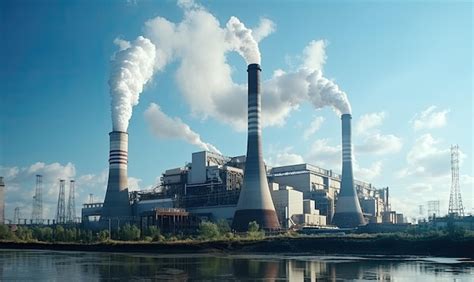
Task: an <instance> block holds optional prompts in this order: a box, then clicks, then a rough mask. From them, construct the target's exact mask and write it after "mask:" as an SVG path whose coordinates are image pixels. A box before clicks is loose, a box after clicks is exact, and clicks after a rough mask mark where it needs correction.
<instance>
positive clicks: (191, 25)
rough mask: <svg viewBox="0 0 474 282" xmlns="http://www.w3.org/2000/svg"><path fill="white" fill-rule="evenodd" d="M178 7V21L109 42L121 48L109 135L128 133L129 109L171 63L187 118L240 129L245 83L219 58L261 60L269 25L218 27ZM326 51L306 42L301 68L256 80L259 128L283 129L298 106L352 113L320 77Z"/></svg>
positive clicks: (196, 8)
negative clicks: (180, 12)
mask: <svg viewBox="0 0 474 282" xmlns="http://www.w3.org/2000/svg"><path fill="white" fill-rule="evenodd" d="M179 6H180V7H181V8H182V9H183V11H184V18H183V20H182V21H180V22H177V23H174V22H171V21H169V20H167V19H165V18H163V17H155V18H153V19H150V20H148V21H147V22H146V23H145V27H144V33H145V36H146V38H144V37H141V36H140V37H138V38H137V40H135V41H134V42H131V43H128V42H126V41H123V40H116V42H117V44H118V45H119V46H120V49H122V50H121V51H119V52H118V53H117V54H116V55H115V58H114V60H113V61H112V74H111V77H110V80H109V84H110V89H111V90H110V93H111V96H112V117H113V127H114V130H120V131H126V130H127V127H128V122H129V120H130V118H131V115H132V108H133V106H134V105H136V104H137V103H138V99H139V95H140V93H141V92H142V91H143V87H144V85H145V84H146V83H147V82H148V81H149V80H150V79H151V77H152V75H153V72H155V71H158V70H162V69H164V68H165V67H166V66H167V65H169V64H170V63H173V62H176V61H177V62H178V68H177V71H176V74H175V79H176V84H177V86H178V88H179V90H180V93H181V94H182V95H183V97H184V100H185V101H186V103H187V104H188V106H189V107H190V110H191V114H192V115H193V116H194V117H198V118H208V117H211V118H214V119H216V120H218V121H220V122H223V123H227V124H230V125H232V126H233V127H234V128H235V129H237V130H242V131H243V130H245V129H246V127H247V103H246V101H247V99H246V97H247V85H246V84H245V83H243V84H238V83H236V82H234V81H233V79H232V67H231V66H230V65H229V64H228V62H227V58H226V57H227V54H228V53H229V52H238V53H239V54H240V55H241V56H242V57H243V58H244V59H245V60H246V62H247V63H260V51H259V49H258V43H257V42H258V41H260V40H262V39H263V38H265V37H267V36H269V35H270V34H271V33H272V32H273V31H274V30H275V26H276V25H275V24H274V23H273V22H272V21H271V20H269V19H261V20H260V23H259V25H258V26H257V27H254V28H252V29H251V28H247V27H246V26H245V25H244V24H243V23H242V22H241V21H240V20H239V19H238V18H236V17H231V18H230V19H229V21H228V22H227V23H226V25H225V26H224V27H222V26H221V25H220V23H219V21H218V19H217V18H216V17H215V16H214V15H212V14H211V13H210V12H208V11H207V10H206V9H205V8H204V7H202V6H201V5H198V4H196V3H195V2H194V1H180V2H179ZM252 30H254V31H255V32H253V31H252ZM147 38H149V39H147ZM190 42H192V44H190ZM197 46H199V47H197ZM325 47H326V42H325V41H324V40H313V41H311V42H310V43H309V44H308V46H306V47H305V48H304V49H303V50H302V53H301V55H300V56H297V57H298V59H299V61H300V64H299V67H297V68H296V70H294V71H291V72H285V71H283V70H276V71H275V72H274V75H273V76H272V77H271V78H270V79H268V80H266V81H263V82H262V89H263V92H262V124H263V126H274V125H283V124H284V123H285V121H286V119H287V117H288V116H289V115H290V113H291V112H292V111H293V110H295V109H297V108H298V107H299V105H300V104H302V103H305V102H310V103H311V104H312V105H313V106H314V107H315V108H322V107H326V106H329V107H332V108H333V109H334V111H335V112H336V113H337V114H343V113H350V112H351V107H350V104H349V101H348V99H347V95H346V94H345V93H344V92H343V91H342V90H340V89H339V87H338V86H337V84H335V83H334V82H333V81H331V80H329V79H327V78H325V77H324V76H323V73H322V67H323V65H324V63H325V61H326V55H325Z"/></svg>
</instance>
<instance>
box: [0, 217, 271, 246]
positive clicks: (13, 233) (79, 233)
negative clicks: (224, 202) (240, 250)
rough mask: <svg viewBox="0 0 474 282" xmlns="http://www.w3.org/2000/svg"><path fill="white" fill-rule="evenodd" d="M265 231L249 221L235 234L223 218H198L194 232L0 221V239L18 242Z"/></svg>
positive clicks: (253, 235)
mask: <svg viewBox="0 0 474 282" xmlns="http://www.w3.org/2000/svg"><path fill="white" fill-rule="evenodd" d="M264 237H265V232H264V231H263V230H261V229H260V226H259V225H258V224H257V223H256V222H255V221H253V222H250V223H249V231H248V232H247V233H241V234H235V233H233V232H232V230H231V228H230V226H229V223H228V222H227V221H226V220H219V221H217V222H216V223H214V222H210V221H204V222H201V223H200V225H199V227H198V229H197V230H196V233H195V234H162V232H161V230H160V229H159V228H158V227H157V226H150V227H148V228H146V229H145V230H143V231H142V230H140V228H139V227H138V226H136V225H130V224H125V225H124V226H122V227H120V228H119V229H118V230H114V231H113V232H112V233H109V231H108V230H101V231H98V232H94V231H92V230H87V229H83V228H81V227H79V226H78V227H63V226H61V225H56V226H55V227H50V226H33V227H28V226H21V225H17V226H8V225H0V240H7V241H18V242H49V243H55V242H69V243H97V242H106V241H109V240H117V241H147V242H166V241H177V240H200V241H208V240H230V239H239V238H240V239H263V238H264Z"/></svg>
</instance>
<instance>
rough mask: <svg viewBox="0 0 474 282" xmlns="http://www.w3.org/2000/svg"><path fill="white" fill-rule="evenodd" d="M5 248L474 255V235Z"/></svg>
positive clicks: (6, 246) (0, 245)
mask: <svg viewBox="0 0 474 282" xmlns="http://www.w3.org/2000/svg"><path fill="white" fill-rule="evenodd" d="M0 248H1V249H38V250H56V251H90V252H139V253H157V254H178V253H181V254H182V253H235V254H242V253H279V254H303V253H304V254H315V255H316V254H317V255H323V254H325V255H329V254H361V255H423V256H448V257H469V258H474V238H459V239H458V238H423V239H416V240H415V239H400V238H367V239H365V238H364V239H360V238H343V237H333V238H327V237H325V238H308V237H304V238H270V239H265V240H261V241H215V242H174V243H173V242H167V243H99V244H74V243H70V244H68V243H57V244H54V243H14V242H0Z"/></svg>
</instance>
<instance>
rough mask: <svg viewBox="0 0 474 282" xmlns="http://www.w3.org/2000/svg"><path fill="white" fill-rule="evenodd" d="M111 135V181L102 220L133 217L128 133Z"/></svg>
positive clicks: (113, 132) (119, 132) (109, 181)
mask: <svg viewBox="0 0 474 282" xmlns="http://www.w3.org/2000/svg"><path fill="white" fill-rule="evenodd" d="M109 135H110V155H109V180H108V182H107V192H106V193H105V199H104V206H103V207H102V216H101V219H104V220H108V219H113V220H120V219H125V218H128V217H129V216H130V215H131V209H130V202H129V199H128V181H127V164H128V133H126V132H121V131H112V132H110V133H109Z"/></svg>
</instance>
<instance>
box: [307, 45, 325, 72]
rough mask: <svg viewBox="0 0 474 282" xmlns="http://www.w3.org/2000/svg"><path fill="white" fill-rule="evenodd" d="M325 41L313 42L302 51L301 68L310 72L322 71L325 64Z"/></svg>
mask: <svg viewBox="0 0 474 282" xmlns="http://www.w3.org/2000/svg"><path fill="white" fill-rule="evenodd" d="M326 45H327V44H326V41H324V40H313V41H311V42H310V43H309V44H308V46H306V47H305V48H304V50H303V57H302V59H303V67H306V68H308V69H311V70H322V69H323V65H324V63H326V58H327V57H326V51H325V48H326Z"/></svg>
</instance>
